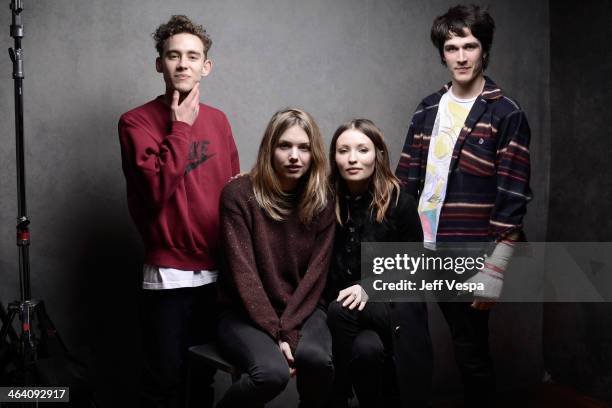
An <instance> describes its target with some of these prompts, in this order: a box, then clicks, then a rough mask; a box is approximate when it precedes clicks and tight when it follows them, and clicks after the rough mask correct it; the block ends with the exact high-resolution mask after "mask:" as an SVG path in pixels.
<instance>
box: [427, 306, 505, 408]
mask: <svg viewBox="0 0 612 408" xmlns="http://www.w3.org/2000/svg"><path fill="white" fill-rule="evenodd" d="M438 304H439V306H440V309H441V310H442V313H443V314H444V318H445V319H446V322H447V323H448V326H449V328H450V331H451V335H452V338H453V345H454V348H455V358H456V359H457V364H458V365H459V371H460V372H461V378H462V380H463V387H464V394H465V397H464V398H465V406H466V407H485V406H486V407H490V406H491V404H493V403H494V400H493V395H494V394H495V373H494V371H493V363H492V361H491V356H490V353H489V311H484V310H476V309H474V308H472V307H470V304H471V302H468V303H466V302H460V303H444V302H440V303H438Z"/></svg>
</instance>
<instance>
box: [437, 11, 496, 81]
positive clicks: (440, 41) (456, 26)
mask: <svg viewBox="0 0 612 408" xmlns="http://www.w3.org/2000/svg"><path fill="white" fill-rule="evenodd" d="M464 28H469V29H470V31H471V32H472V35H473V36H474V37H476V38H477V39H478V41H480V43H481V44H482V51H483V55H482V59H483V61H482V67H483V69H486V68H487V66H488V65H489V56H490V54H491V45H492V44H493V33H494V32H495V21H494V20H493V17H491V15H490V14H489V13H488V12H487V11H486V10H483V9H481V8H480V7H478V6H476V5H474V4H470V5H464V4H460V5H457V6H455V7H451V8H450V9H449V10H448V11H447V12H446V13H445V14H443V15H441V16H438V17H436V19H435V20H434V22H433V25H432V26H431V41H432V42H433V44H434V45H435V47H436V48H437V49H438V52H439V53H440V58H441V59H442V65H446V63H445V62H444V43H445V42H446V40H448V39H450V38H451V36H452V35H453V34H454V35H456V36H459V37H465V33H464V31H463V29H464Z"/></svg>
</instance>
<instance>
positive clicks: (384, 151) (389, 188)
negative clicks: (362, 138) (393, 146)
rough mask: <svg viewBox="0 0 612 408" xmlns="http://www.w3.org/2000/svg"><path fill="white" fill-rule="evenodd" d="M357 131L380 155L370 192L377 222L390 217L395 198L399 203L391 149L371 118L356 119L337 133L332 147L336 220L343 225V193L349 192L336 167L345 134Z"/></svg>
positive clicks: (330, 153)
mask: <svg viewBox="0 0 612 408" xmlns="http://www.w3.org/2000/svg"><path fill="white" fill-rule="evenodd" d="M350 129H355V130H357V131H359V132H361V133H363V134H364V135H366V136H367V138H368V139H370V140H371V141H372V143H373V144H374V150H375V152H376V160H375V162H374V172H373V173H372V176H371V177H370V183H369V191H370V193H371V194H372V202H371V203H370V206H369V210H370V213H371V214H375V217H374V218H375V219H376V222H379V223H380V222H382V221H383V220H384V219H385V215H386V214H387V209H388V208H389V205H390V204H391V201H392V200H393V198H394V196H395V204H396V205H397V201H398V200H399V192H400V181H399V179H398V178H397V177H395V175H394V174H393V172H392V171H391V166H390V163H389V149H388V148H387V144H386V143H385V139H384V137H383V134H382V131H381V130H380V129H379V128H378V127H377V126H376V125H375V124H374V122H372V121H371V120H368V119H353V120H351V121H349V122H346V123H344V124H343V125H341V126H340V127H339V128H338V129H336V131H335V132H334V136H333V137H332V140H331V144H330V146H329V162H330V163H331V176H330V184H331V186H332V188H333V189H334V194H335V196H336V219H337V220H338V222H339V223H340V225H342V223H343V220H342V217H341V215H340V194H341V191H342V190H344V189H346V182H345V181H344V179H343V178H342V176H341V175H340V171H339V170H338V165H337V164H336V143H337V141H338V138H339V137H340V135H341V134H342V133H344V132H345V131H347V130H350Z"/></svg>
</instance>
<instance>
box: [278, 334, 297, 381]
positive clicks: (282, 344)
mask: <svg viewBox="0 0 612 408" xmlns="http://www.w3.org/2000/svg"><path fill="white" fill-rule="evenodd" d="M278 347H279V348H280V351H281V353H283V356H285V359H287V364H288V365H289V376H290V377H293V376H295V366H294V363H295V359H294V358H293V353H292V352H291V347H290V346H289V343H287V342H286V341H282V340H279V341H278Z"/></svg>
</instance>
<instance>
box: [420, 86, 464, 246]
mask: <svg viewBox="0 0 612 408" xmlns="http://www.w3.org/2000/svg"><path fill="white" fill-rule="evenodd" d="M475 100H476V97H474V98H471V99H460V98H457V97H456V96H455V95H453V93H452V87H451V89H449V91H448V92H446V93H445V94H444V95H442V98H441V99H440V104H439V105H438V113H437V115H436V121H435V123H434V128H433V131H432V134H431V140H430V141H429V153H428V155H427V173H426V175H425V185H424V187H423V192H422V193H421V198H420V200H419V216H420V218H421V225H422V226H423V241H424V243H425V247H426V248H429V249H435V248H436V233H437V231H438V222H439V220H440V211H441V210H442V205H443V204H444V198H445V197H446V184H447V182H448V170H449V166H450V162H451V157H452V156H453V149H454V147H455V143H456V142H457V138H458V137H459V133H460V132H461V129H462V128H463V125H464V123H465V119H466V118H467V116H468V113H469V112H470V109H472V105H474V101H475Z"/></svg>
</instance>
